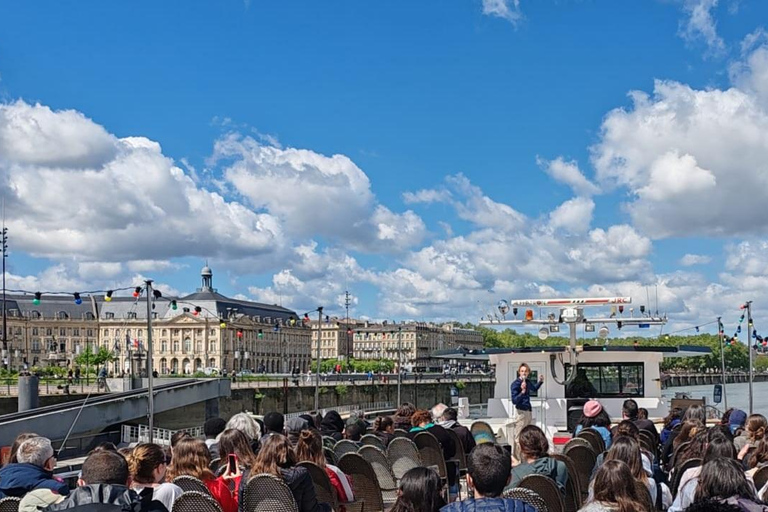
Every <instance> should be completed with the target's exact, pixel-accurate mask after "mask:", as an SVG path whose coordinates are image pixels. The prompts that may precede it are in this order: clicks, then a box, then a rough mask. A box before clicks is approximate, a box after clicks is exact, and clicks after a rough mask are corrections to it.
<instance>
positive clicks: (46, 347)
mask: <svg viewBox="0 0 768 512" xmlns="http://www.w3.org/2000/svg"><path fill="white" fill-rule="evenodd" d="M201 277H202V287H201V288H199V289H198V290H197V292H196V293H193V294H191V295H187V296H185V297H178V298H174V297H162V298H160V299H157V300H154V302H153V304H152V308H151V316H152V342H153V343H152V344H153V350H152V354H153V356H152V357H153V367H154V370H156V371H157V372H158V373H159V374H161V375H162V374H171V373H175V374H191V373H194V372H195V371H202V370H205V369H206V368H215V369H217V370H227V371H228V372H232V371H240V370H243V369H250V370H253V371H260V370H262V371H267V372H270V373H290V372H291V371H292V370H293V369H294V368H298V369H299V370H301V371H307V369H309V364H310V340H311V329H310V328H309V326H308V325H307V323H305V322H303V321H301V320H300V319H299V317H298V315H297V314H296V313H295V312H294V311H292V310H290V309H287V308H283V307H281V306H276V305H267V304H261V303H257V302H251V301H243V300H237V299H231V298H229V297H226V296H224V295H221V294H219V293H218V292H217V291H216V290H215V289H214V288H213V273H212V271H211V269H210V268H208V267H207V266H206V267H205V268H203V270H202V273H201ZM174 306H175V308H174ZM6 317H7V325H8V333H7V347H6V349H5V350H4V351H3V363H4V365H5V366H6V367H11V368H14V369H19V368H23V367H24V366H25V365H26V366H27V367H31V366H48V365H56V366H67V365H71V364H72V363H73V360H74V359H75V357H76V356H77V354H78V353H80V352H81V351H83V350H85V348H86V347H90V348H91V349H92V350H93V351H96V350H98V349H99V347H106V348H107V349H108V350H110V351H111V352H112V353H113V354H114V356H115V360H114V361H113V362H112V363H110V371H111V372H113V373H116V374H119V373H122V372H123V371H127V372H130V371H133V372H136V373H140V372H146V366H147V363H146V361H147V349H148V340H147V325H148V322H147V304H146V298H145V296H142V297H140V298H139V299H138V300H137V299H134V298H131V297H112V298H111V300H109V301H108V300H106V298H105V297H104V296H83V297H82V303H81V304H75V302H74V300H73V299H72V298H71V297H66V296H61V295H56V296H44V297H41V300H40V302H39V304H35V299H34V298H33V297H31V296H11V295H9V296H8V298H7V300H6Z"/></svg>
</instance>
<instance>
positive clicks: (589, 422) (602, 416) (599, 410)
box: [573, 400, 611, 450]
mask: <svg viewBox="0 0 768 512" xmlns="http://www.w3.org/2000/svg"><path fill="white" fill-rule="evenodd" d="M585 428H593V429H595V430H596V431H597V432H598V433H599V434H600V437H602V438H603V442H604V443H605V449H606V450H607V449H609V448H610V447H611V430H610V428H611V418H610V417H609V416H608V413H607V412H605V409H603V406H602V405H601V404H600V402H598V401H597V400H590V401H589V402H587V403H585V404H584V408H583V409H582V412H581V418H580V419H579V424H578V425H576V430H575V431H574V432H573V433H574V435H579V432H581V431H582V429H585Z"/></svg>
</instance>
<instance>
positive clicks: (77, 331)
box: [72, 327, 80, 336]
mask: <svg viewBox="0 0 768 512" xmlns="http://www.w3.org/2000/svg"><path fill="white" fill-rule="evenodd" d="M72 336H80V328H79V327H73V328H72Z"/></svg>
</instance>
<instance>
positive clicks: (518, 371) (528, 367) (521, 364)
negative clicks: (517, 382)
mask: <svg viewBox="0 0 768 512" xmlns="http://www.w3.org/2000/svg"><path fill="white" fill-rule="evenodd" d="M523 368H527V369H528V373H529V374H530V373H531V367H530V366H528V363H520V366H518V367H517V376H518V377H519V376H520V370H522V369H523Z"/></svg>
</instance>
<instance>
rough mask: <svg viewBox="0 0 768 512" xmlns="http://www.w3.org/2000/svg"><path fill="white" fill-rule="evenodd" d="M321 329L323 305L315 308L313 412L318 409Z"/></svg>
mask: <svg viewBox="0 0 768 512" xmlns="http://www.w3.org/2000/svg"><path fill="white" fill-rule="evenodd" d="M322 331H323V306H318V308H317V371H316V372H315V412H317V411H320V335H321V334H322Z"/></svg>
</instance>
